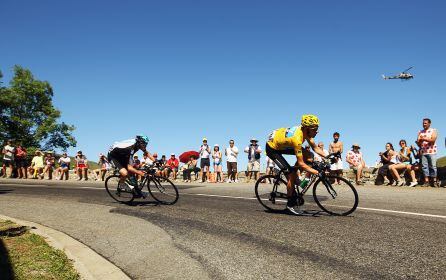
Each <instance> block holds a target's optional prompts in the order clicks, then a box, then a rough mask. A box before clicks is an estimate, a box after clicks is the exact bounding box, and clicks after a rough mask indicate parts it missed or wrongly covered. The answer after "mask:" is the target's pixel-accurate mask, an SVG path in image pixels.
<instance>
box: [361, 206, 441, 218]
mask: <svg viewBox="0 0 446 280" xmlns="http://www.w3.org/2000/svg"><path fill="white" fill-rule="evenodd" d="M358 209H361V210H368V211H376V212H388V213H396V214H405V215H413V216H423V217H432V218H440V219H446V216H442V215H434V214H424V213H415V212H405V211H395V210H387V209H377V208H366V207H358Z"/></svg>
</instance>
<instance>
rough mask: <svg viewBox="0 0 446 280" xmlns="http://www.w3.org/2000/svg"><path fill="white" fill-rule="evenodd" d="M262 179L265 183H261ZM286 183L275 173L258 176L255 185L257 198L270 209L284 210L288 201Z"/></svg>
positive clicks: (274, 210)
mask: <svg viewBox="0 0 446 280" xmlns="http://www.w3.org/2000/svg"><path fill="white" fill-rule="evenodd" d="M262 181H265V183H262ZM270 182H271V183H270ZM286 185H287V183H286V182H285V180H283V179H281V178H277V176H275V175H264V176H262V177H260V178H259V179H258V180H257V182H256V185H255V193H256V197H257V200H258V201H259V202H260V204H262V206H263V207H265V208H266V209H268V210H270V211H273V212H280V211H284V210H285V209H286V204H287V201H288V200H287V187H286Z"/></svg>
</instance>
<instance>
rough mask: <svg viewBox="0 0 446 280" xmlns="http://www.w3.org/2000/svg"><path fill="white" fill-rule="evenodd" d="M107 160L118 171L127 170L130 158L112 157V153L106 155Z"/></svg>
mask: <svg viewBox="0 0 446 280" xmlns="http://www.w3.org/2000/svg"><path fill="white" fill-rule="evenodd" d="M108 160H109V161H110V162H111V163H112V164H113V165H114V166H115V167H116V168H118V169H119V170H121V169H122V168H125V169H126V170H127V169H128V165H129V163H130V156H128V157H127V156H122V155H114V154H113V153H109V154H108Z"/></svg>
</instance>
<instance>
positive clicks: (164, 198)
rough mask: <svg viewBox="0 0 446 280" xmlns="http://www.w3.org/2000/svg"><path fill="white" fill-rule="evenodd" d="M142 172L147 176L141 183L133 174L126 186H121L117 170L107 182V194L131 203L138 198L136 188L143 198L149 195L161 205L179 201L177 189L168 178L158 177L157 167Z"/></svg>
mask: <svg viewBox="0 0 446 280" xmlns="http://www.w3.org/2000/svg"><path fill="white" fill-rule="evenodd" d="M141 170H143V171H144V172H145V175H144V176H143V177H142V179H141V180H140V181H138V180H137V179H136V176H135V175H134V174H131V175H129V176H128V177H127V179H126V181H125V183H126V184H121V185H119V180H120V175H119V171H118V169H116V168H115V169H114V172H113V174H112V175H110V176H108V177H107V179H106V180H105V189H106V190H107V193H108V194H109V195H110V196H111V197H112V198H113V199H114V200H116V201H117V202H121V203H130V202H132V201H133V200H134V199H135V197H136V191H135V188H138V189H139V190H140V191H141V192H142V194H143V198H146V197H147V194H148V193H149V194H150V196H151V197H153V199H155V200H156V201H157V202H159V203H161V204H166V205H172V204H175V203H176V202H177V201H178V198H179V194H178V189H177V187H176V186H175V184H174V183H173V182H172V181H170V180H169V179H168V178H165V177H162V176H158V175H156V172H157V170H158V169H157V168H156V167H154V166H153V165H152V166H146V167H144V168H142V169H141ZM130 186H132V187H133V188H131V187H130ZM145 187H147V190H148V193H147V192H145V191H144V188H145Z"/></svg>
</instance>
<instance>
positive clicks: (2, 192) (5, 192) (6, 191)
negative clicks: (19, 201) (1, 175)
mask: <svg viewBox="0 0 446 280" xmlns="http://www.w3.org/2000/svg"><path fill="white" fill-rule="evenodd" d="M13 191H14V190H8V189H0V194H8V193H10V192H13Z"/></svg>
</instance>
